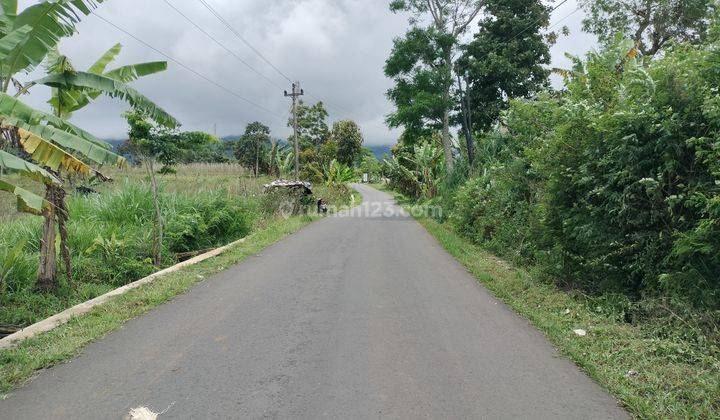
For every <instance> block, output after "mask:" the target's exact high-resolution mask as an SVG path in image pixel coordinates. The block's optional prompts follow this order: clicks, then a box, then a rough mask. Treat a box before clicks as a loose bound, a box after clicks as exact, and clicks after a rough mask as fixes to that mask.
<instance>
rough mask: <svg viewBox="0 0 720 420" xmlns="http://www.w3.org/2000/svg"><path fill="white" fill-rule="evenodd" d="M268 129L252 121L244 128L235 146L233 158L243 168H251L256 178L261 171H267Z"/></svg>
mask: <svg viewBox="0 0 720 420" xmlns="http://www.w3.org/2000/svg"><path fill="white" fill-rule="evenodd" d="M270 147H271V142H270V128H269V127H268V126H266V125H265V124H263V123H261V122H258V121H254V122H251V123H250V124H248V125H247V126H246V127H245V133H244V134H243V135H242V136H241V137H240V139H239V140H238V141H237V143H236V144H235V157H236V158H237V160H238V161H239V162H240V163H241V164H242V165H244V166H247V167H250V168H253V173H254V174H255V176H256V177H257V176H258V175H259V174H260V172H261V171H265V172H267V171H268V170H269V166H270V162H268V153H267V152H268V151H269V150H270Z"/></svg>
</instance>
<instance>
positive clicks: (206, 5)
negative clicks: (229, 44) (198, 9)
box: [198, 0, 292, 83]
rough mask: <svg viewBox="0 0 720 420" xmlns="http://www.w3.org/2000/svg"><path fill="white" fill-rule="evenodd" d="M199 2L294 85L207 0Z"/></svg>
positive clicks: (288, 78)
mask: <svg viewBox="0 0 720 420" xmlns="http://www.w3.org/2000/svg"><path fill="white" fill-rule="evenodd" d="M198 1H199V2H200V3H201V4H202V5H203V6H205V8H206V9H208V10H209V11H210V13H212V14H213V15H214V16H215V17H216V18H217V19H218V20H219V21H220V22H222V24H223V25H225V26H226V27H227V28H228V29H229V30H230V32H232V33H233V34H235V36H236V37H238V39H240V41H242V42H243V43H244V44H245V45H247V46H248V48H250V49H251V50H253V52H254V53H255V54H257V55H258V56H259V57H260V58H261V59H262V60H263V61H264V62H266V63H267V64H268V65H269V66H270V67H272V68H273V70H275V71H276V72H278V74H279V75H281V76H282V77H284V78H285V79H286V80H287V81H288V82H290V83H292V79H290V77H289V76H288V75H286V74H285V73H283V72H282V71H281V70H280V69H279V68H278V67H277V66H275V64H273V63H272V62H271V61H270V60H268V59H267V58H266V57H265V56H264V55H263V54H262V53H261V52H260V51H258V50H257V49H256V48H255V47H254V46H253V45H252V44H251V43H250V42H248V41H247V40H246V39H245V38H244V37H243V36H242V35H241V34H240V32H238V31H237V30H236V29H235V28H234V27H233V26H232V25H230V23H228V21H227V20H225V18H223V17H222V16H221V15H220V13H218V12H217V11H216V10H215V9H214V8H213V7H212V6H211V5H210V4H208V2H206V1H205V0H198Z"/></svg>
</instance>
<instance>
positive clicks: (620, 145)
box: [383, 0, 720, 325]
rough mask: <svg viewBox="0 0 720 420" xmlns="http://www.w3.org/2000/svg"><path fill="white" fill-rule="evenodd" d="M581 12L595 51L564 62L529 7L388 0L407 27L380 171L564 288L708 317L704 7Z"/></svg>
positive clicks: (604, 6) (714, 228)
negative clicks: (391, 140) (387, 151)
mask: <svg viewBox="0 0 720 420" xmlns="http://www.w3.org/2000/svg"><path fill="white" fill-rule="evenodd" d="M580 6H581V7H582V8H583V9H584V11H585V16H586V17H585V19H584V22H583V28H584V30H585V31H588V32H589V33H591V34H594V35H596V36H597V38H598V40H599V46H598V47H597V48H596V49H595V50H592V51H591V52H589V53H588V54H587V55H585V56H584V57H572V56H571V57H570V58H571V60H572V63H573V64H572V66H571V68H567V69H560V68H550V66H549V65H550V54H549V48H550V46H552V45H553V44H554V43H555V42H556V41H557V39H558V37H562V36H567V35H568V32H567V30H566V28H559V29H558V30H557V32H555V31H552V30H551V29H552V27H553V26H554V25H553V24H552V22H551V21H550V12H551V10H552V9H551V8H550V7H549V6H547V5H544V4H543V3H542V2H541V1H538V0H510V1H505V0H502V1H501V0H486V1H482V2H480V1H471V0H444V1H443V0H429V1H420V0H417V1H410V0H408V1H393V2H391V9H392V10H402V11H405V12H409V14H410V16H411V22H410V23H411V25H410V29H409V30H408V31H407V33H406V34H405V35H404V36H403V37H400V38H398V39H396V40H395V42H394V47H393V49H392V51H391V53H390V56H389V57H388V59H387V62H386V65H385V73H386V74H387V75H388V76H389V77H390V78H392V80H393V81H394V85H393V86H392V88H391V89H390V90H389V91H388V97H389V98H390V100H391V101H392V102H393V103H394V105H395V110H394V112H393V113H392V114H390V115H389V116H388V117H387V122H388V124H389V125H390V126H392V127H400V128H402V130H403V132H402V135H401V136H400V139H399V141H398V144H397V145H396V146H395V147H394V149H393V156H392V157H391V158H389V159H387V160H386V161H385V162H384V166H383V171H384V174H385V176H386V177H388V178H389V181H390V184H391V186H393V187H394V188H396V189H398V190H400V191H402V192H404V193H405V194H407V195H409V196H412V197H415V198H417V199H418V200H428V201H430V202H432V203H437V204H438V205H441V206H443V208H444V209H445V210H446V211H445V212H443V217H442V221H443V222H447V223H450V224H451V225H452V226H453V227H454V228H455V229H456V230H457V231H458V232H460V233H462V234H463V235H465V236H467V237H468V238H471V239H472V240H473V241H475V242H477V243H478V244H481V245H483V246H485V247H487V248H489V249H491V250H492V251H494V252H496V253H498V254H500V255H503V256H505V257H507V258H510V259H511V260H513V261H515V262H519V263H522V264H526V265H531V266H534V267H537V268H538V269H539V271H540V272H541V273H542V274H543V275H544V276H545V277H546V278H548V279H552V280H553V281H555V282H557V283H559V284H560V285H562V286H564V287H570V288H577V289H579V290H583V292H584V293H589V294H595V295H606V296H607V295H609V294H612V295H613V296H620V297H622V299H624V300H622V299H620V298H617V299H620V301H622V302H635V301H639V300H643V301H648V300H649V299H657V300H660V301H662V302H667V301H669V302H671V303H672V304H670V303H667V305H666V303H663V305H666V306H665V307H673V308H681V309H674V310H683V309H687V308H701V309H702V310H704V311H708V310H710V311H712V310H717V309H719V308H720V259H719V258H718V255H720V242H718V239H717V238H718V237H720V236H719V235H718V234H720V230H718V226H720V212H718V202H720V201H719V198H720V172H718V168H717V162H718V159H717V158H718V156H717V151H718V150H720V149H719V148H718V138H720V131H718V130H720V126H718V116H719V115H720V113H718V111H717V107H718V104H720V94H719V92H718V89H717V86H718V82H720V80H719V79H718V74H720V72H718V69H719V68H720V67H718V66H719V64H718V63H720V60H718V58H719V57H718V51H720V49H718V47H719V46H720V21H719V19H718V11H717V9H716V6H715V3H714V2H711V1H707V0H697V1H689V2H675V1H653V2H648V1H644V0H631V1H618V0H599V1H598V0H595V1H581V2H580ZM552 74H554V75H555V77H557V78H559V79H562V87H561V88H559V89H556V88H553V87H552V85H551V84H550V76H551V75H552ZM614 299H615V298H614ZM622 305H625V304H624V303H622ZM628 305H629V303H628ZM633 307H635V308H637V306H633ZM655 307H657V306H655ZM647 308H648V307H646V308H645V310H648V309H647ZM703 319H705V321H703V322H705V323H706V325H709V324H707V322H706V321H707V319H706V318H703Z"/></svg>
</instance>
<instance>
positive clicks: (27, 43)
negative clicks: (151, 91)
mask: <svg viewBox="0 0 720 420" xmlns="http://www.w3.org/2000/svg"><path fill="white" fill-rule="evenodd" d="M101 2H102V0H95V1H90V0H87V1H83V0H56V1H52V2H51V1H42V2H39V3H37V4H34V5H32V6H29V7H27V8H25V9H24V10H22V11H21V12H20V13H18V12H17V2H14V1H6V2H2V3H1V6H2V7H1V8H0V91H1V92H0V131H2V137H3V138H4V140H5V141H4V142H3V143H4V147H6V148H10V149H11V150H19V149H22V151H23V152H22V153H21V154H20V155H21V156H22V158H21V157H18V156H14V155H11V154H9V153H7V152H3V156H2V162H0V166H2V167H3V171H1V172H5V171H9V172H16V173H19V174H20V175H22V176H25V177H27V178H31V179H33V180H35V181H40V182H42V183H43V184H45V188H46V192H45V198H42V197H40V196H37V195H35V194H32V193H30V192H29V191H27V190H24V189H22V188H20V187H18V186H16V185H13V184H12V183H10V182H9V181H6V180H0V190H3V191H7V192H10V193H11V194H13V195H14V196H15V198H16V200H17V206H18V210H20V211H24V212H29V213H33V214H37V215H42V216H44V226H43V237H42V240H41V244H40V253H41V256H40V264H39V267H38V281H37V283H36V288H38V289H39V290H41V291H51V290H54V289H56V288H57V284H58V283H57V265H56V261H55V258H56V257H55V255H56V253H55V237H56V231H55V222H56V221H57V222H59V223H60V234H61V237H64V236H65V235H66V232H64V229H63V225H64V221H65V220H67V217H68V214H67V209H66V208H65V202H64V197H65V190H64V189H63V183H62V178H61V175H62V174H73V175H81V176H89V175H92V176H94V177H97V178H100V179H107V178H106V177H104V176H103V175H102V174H101V173H100V172H98V171H97V170H95V169H93V168H92V167H90V166H89V164H88V163H87V162H92V163H94V164H98V165H103V164H116V165H119V166H123V165H124V164H125V160H124V159H123V158H122V157H120V156H118V155H116V154H114V153H112V152H111V151H110V150H109V149H110V146H109V145H108V144H107V143H105V142H103V141H101V140H99V139H97V138H96V137H94V136H93V135H92V134H90V133H88V132H86V131H85V130H82V129H81V128H79V127H77V126H75V125H73V124H71V123H69V122H68V121H67V120H65V119H64V118H61V117H59V116H58V115H61V114H59V113H57V112H56V113H57V114H58V115H53V114H48V113H44V112H42V111H38V110H35V109H33V108H31V107H29V106H27V105H25V104H24V103H22V102H21V101H19V100H18V99H17V97H15V98H13V97H11V96H9V95H8V94H7V91H8V89H9V87H10V85H13V86H15V87H16V88H17V89H18V91H19V92H18V95H16V96H19V95H20V94H22V93H24V92H26V91H27V87H23V86H22V84H21V83H20V82H19V81H18V80H17V79H16V76H17V74H18V73H28V72H30V71H32V70H33V69H35V68H36V67H37V66H38V65H39V64H40V63H41V62H43V60H45V59H46V57H47V56H48V54H50V53H51V52H52V51H53V50H54V49H55V48H56V46H57V44H58V42H59V40H60V39H61V38H62V37H65V36H69V35H72V34H73V33H74V32H75V25H76V24H77V23H78V22H79V20H80V18H81V17H82V16H84V15H88V14H89V13H90V12H91V11H92V9H93V8H95V6H96V3H101ZM63 69H67V67H66V66H63ZM66 75H67V76H68V77H62V79H63V80H61V81H59V82H58V83H57V85H56V84H55V82H57V80H53V79H52V78H51V79H48V80H44V81H43V82H42V83H45V82H47V85H48V86H51V87H60V86H59V85H62V87H69V86H70V85H74V84H75V83H76V82H78V80H77V79H76V78H75V77H74V75H71V74H67V72H65V73H64V74H62V75H60V76H66ZM81 79H82V77H81ZM84 82H85V83H84V86H82V88H87V87H88V85H89V84H90V83H91V80H88V78H85V80H84ZM34 84H38V83H31V84H30V86H32V85H34ZM80 84H81V85H82V84H83V83H80ZM115 87H117V88H118V89H115ZM98 90H102V91H103V92H104V93H108V94H110V93H111V92H112V94H116V95H118V96H121V97H124V98H126V99H129V100H131V101H133V102H135V103H137V104H138V105H140V106H143V107H147V109H148V110H151V104H152V103H150V102H149V101H147V100H146V99H145V98H144V97H142V96H141V95H139V94H137V92H134V91H132V90H128V89H126V87H124V86H120V85H118V86H108V85H107V84H105V85H104V86H103V89H98ZM141 104H142V105H141ZM152 105H154V104H152ZM156 111H157V109H156ZM165 115H166V114H165ZM168 117H169V116H168ZM169 121H174V120H173V119H172V118H171V117H170V120H169ZM6 150H7V149H6ZM72 153H76V154H78V155H80V158H78V157H76V156H75V155H73V154H72ZM29 160H33V161H34V162H36V163H37V164H34V163H31V162H29ZM65 251H67V250H66V249H65ZM63 257H64V258H65V259H66V263H67V261H68V260H69V254H68V253H67V252H63ZM68 267H69V265H68Z"/></svg>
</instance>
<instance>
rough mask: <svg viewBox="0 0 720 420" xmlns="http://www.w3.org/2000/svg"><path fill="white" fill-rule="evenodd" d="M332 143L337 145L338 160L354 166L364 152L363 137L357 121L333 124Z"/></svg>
mask: <svg viewBox="0 0 720 420" xmlns="http://www.w3.org/2000/svg"><path fill="white" fill-rule="evenodd" d="M331 138H332V141H333V142H335V143H336V144H337V160H338V162H340V163H342V164H343V165H347V166H352V165H353V164H354V163H355V160H356V159H357V158H358V156H360V152H361V151H362V143H363V137H362V133H360V127H358V125H357V124H356V123H355V121H350V120H345V121H338V122H336V123H335V124H333V128H332V134H331Z"/></svg>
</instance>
